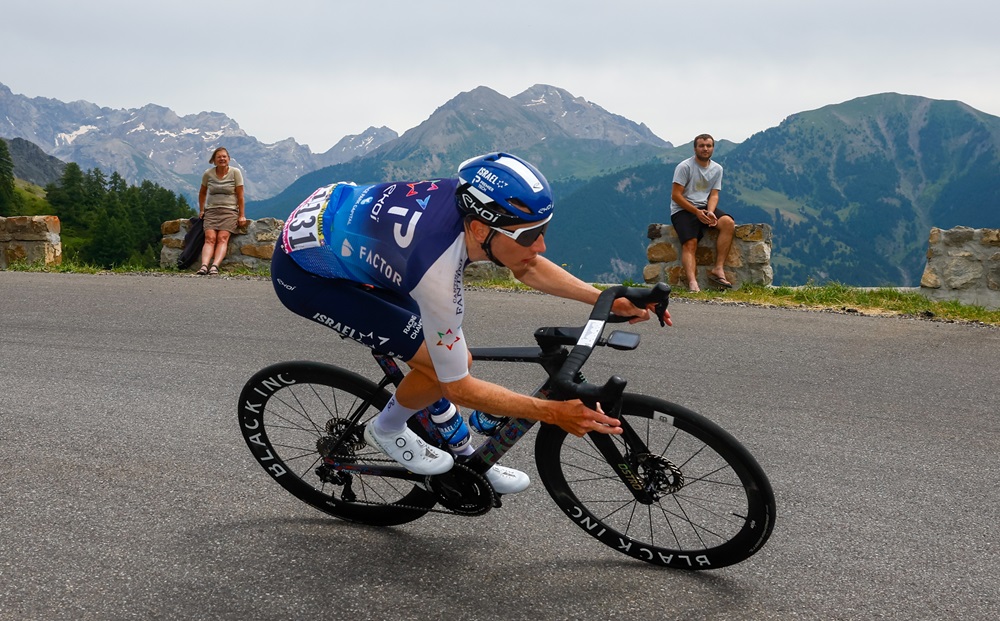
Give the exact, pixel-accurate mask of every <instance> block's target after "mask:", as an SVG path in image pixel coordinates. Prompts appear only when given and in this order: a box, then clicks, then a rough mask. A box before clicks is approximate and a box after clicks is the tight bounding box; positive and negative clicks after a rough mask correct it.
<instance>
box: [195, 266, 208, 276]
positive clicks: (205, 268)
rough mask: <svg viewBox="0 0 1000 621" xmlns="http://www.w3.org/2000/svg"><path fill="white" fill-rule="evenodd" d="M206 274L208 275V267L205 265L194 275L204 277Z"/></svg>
mask: <svg viewBox="0 0 1000 621" xmlns="http://www.w3.org/2000/svg"><path fill="white" fill-rule="evenodd" d="M207 273H208V266H207V265H202V266H201V267H199V268H198V271H197V272H195V274H197V275H199V276H204V275H205V274H207Z"/></svg>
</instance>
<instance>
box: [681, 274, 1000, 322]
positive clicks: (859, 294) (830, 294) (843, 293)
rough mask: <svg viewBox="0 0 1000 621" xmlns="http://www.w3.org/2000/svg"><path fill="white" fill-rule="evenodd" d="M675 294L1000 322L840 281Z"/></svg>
mask: <svg viewBox="0 0 1000 621" xmlns="http://www.w3.org/2000/svg"><path fill="white" fill-rule="evenodd" d="M673 295H674V297H682V298H690V299H699V300H709V301H725V302H734V303H740V302H742V303H745V304H753V305H757V306H778V307H786V308H809V309H815V310H833V311H839V312H857V313H863V314H866V315H897V316H905V317H919V318H922V319H935V320H940V321H966V322H973V323H984V324H990V325H1000V310H988V309H986V308H983V307H982V306H969V305H965V304H960V303H958V302H951V301H949V302H937V301H932V300H929V299H928V298H926V297H924V296H923V295H921V294H920V293H917V292H915V291H899V290H898V289H896V288H893V287H878V288H867V287H866V288H858V287H849V286H847V285H842V284H840V283H829V284H825V285H822V286H819V285H805V286H802V287H767V286H764V285H743V286H742V287H740V288H739V289H738V290H735V291H702V292H699V293H692V292H690V291H686V290H683V289H678V290H676V291H675V293H674V294H673Z"/></svg>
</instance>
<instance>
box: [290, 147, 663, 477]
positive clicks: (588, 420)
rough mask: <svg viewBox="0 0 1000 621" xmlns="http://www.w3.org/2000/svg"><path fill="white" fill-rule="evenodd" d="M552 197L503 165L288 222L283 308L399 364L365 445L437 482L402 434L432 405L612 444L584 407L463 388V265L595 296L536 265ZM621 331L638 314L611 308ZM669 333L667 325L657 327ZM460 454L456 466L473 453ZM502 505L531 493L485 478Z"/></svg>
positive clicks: (536, 180) (514, 160)
mask: <svg viewBox="0 0 1000 621" xmlns="http://www.w3.org/2000/svg"><path fill="white" fill-rule="evenodd" d="M551 218H552V192H551V190H550V188H549V184H548V182H547V181H546V179H545V177H544V176H543V175H542V174H541V172H539V171H538V170H537V169H536V168H535V167H534V166H532V165H531V164H529V163H527V162H525V161H524V160H522V159H520V158H518V157H516V156H513V155H510V154H506V153H490V154H487V155H482V156H479V157H474V158H471V159H469V160H466V161H465V162H463V163H462V164H461V165H460V166H459V169H458V178H457V179H437V180H433V181H416V182H387V183H378V184H367V185H360V186H358V185H354V184H352V183H335V184H332V185H329V186H325V187H322V188H319V189H318V190H316V191H315V192H314V193H313V194H312V195H311V196H310V197H309V198H307V199H306V200H305V201H304V202H303V203H302V204H301V205H299V206H298V207H297V208H296V209H295V211H293V212H292V214H291V215H290V216H289V218H288V221H287V222H286V223H285V227H284V230H283V233H282V237H281V239H280V240H278V243H277V246H276V248H275V252H274V256H273V258H272V263H271V277H272V281H273V284H274V288H275V291H276V292H277V294H278V298H279V299H280V300H281V302H282V303H283V304H284V305H285V306H287V307H288V308H289V309H290V310H292V311H293V312H295V313H297V314H299V315H302V316H303V317H306V318H309V319H312V320H313V321H316V322H318V323H321V324H323V325H326V326H328V327H330V328H332V329H334V330H336V331H337V332H338V333H339V334H340V335H341V336H342V337H344V338H351V339H353V340H355V341H357V342H359V343H361V344H363V345H366V346H368V347H371V348H373V349H376V350H378V351H380V352H384V353H388V354H392V355H395V356H397V357H399V358H400V359H402V360H404V361H405V362H406V363H407V365H408V366H409V367H410V372H409V373H407V375H406V377H405V378H404V379H403V381H402V382H401V383H400V385H399V386H398V387H397V389H396V392H395V395H394V396H393V397H392V399H390V401H389V403H388V404H387V405H386V407H385V408H384V409H383V410H382V411H381V412H380V413H379V414H378V415H377V416H376V417H375V418H373V419H372V420H371V421H370V422H369V424H368V425H367V426H366V428H365V439H366V440H367V441H368V442H369V444H372V445H373V446H377V447H378V448H379V449H381V450H382V451H383V452H384V453H386V454H387V455H389V456H390V457H392V458H393V459H394V460H396V461H397V462H399V463H400V464H402V465H403V466H405V467H406V468H407V469H408V470H410V471H411V472H414V473H417V474H425V475H434V474H442V473H444V472H447V471H448V470H450V469H451V467H452V465H453V464H454V458H453V457H452V455H451V454H450V453H448V452H446V451H443V450H439V449H437V448H435V447H433V446H430V445H429V444H427V443H425V442H424V441H423V440H422V439H420V438H419V437H418V436H417V435H416V434H415V433H414V432H413V431H411V430H410V429H409V428H408V427H407V425H406V421H407V419H409V418H410V417H411V416H413V415H414V414H416V413H417V412H419V411H420V410H422V409H423V408H426V407H427V406H429V405H430V404H432V403H434V402H436V401H437V400H439V399H441V398H442V397H444V398H446V399H447V400H448V401H450V402H451V403H453V404H456V405H460V406H464V407H466V408H470V409H477V410H480V411H483V412H489V413H490V414H493V415H495V416H510V417H515V418H529V419H534V420H539V421H543V422H547V423H552V424H555V425H558V426H559V427H561V428H563V429H565V430H566V431H567V432H569V433H572V434H574V435H577V436H582V435H584V434H586V433H587V432H590V431H597V432H600V433H608V434H618V433H621V427H620V426H619V421H618V420H617V419H614V418H611V417H609V416H607V415H605V414H604V412H603V411H602V410H601V408H600V404H598V406H597V409H596V410H592V409H590V408H588V407H587V406H585V405H584V404H583V403H582V402H581V401H579V400H574V401H547V400H543V399H537V398H534V397H530V396H527V395H522V394H518V393H515V392H513V391H510V390H507V389H505V388H503V387H501V386H498V385H496V384H493V383H490V382H487V381H484V380H480V379H477V378H475V377H473V376H472V375H470V373H469V366H470V364H471V362H472V359H471V356H470V355H469V352H468V349H467V344H466V338H465V334H464V332H463V331H462V320H463V318H464V315H465V302H464V299H463V281H462V279H463V274H464V271H465V267H466V266H467V265H468V264H469V263H470V262H473V261H484V260H487V259H488V260H490V261H492V262H493V263H495V264H497V265H499V266H503V267H507V268H509V269H510V270H511V272H512V273H513V275H514V277H515V278H517V279H518V280H519V281H521V282H523V283H525V284H526V285H528V286H530V287H532V288H534V289H537V290H539V291H542V292H544V293H549V294H552V295H556V296H559V297H563V298H567V299H572V300H578V301H580V302H583V303H585V304H590V305H592V304H594V303H595V302H596V300H597V297H598V295H599V293H600V291H599V290H598V289H596V288H595V287H593V286H591V285H589V284H587V283H585V282H583V281H581V280H580V279H578V278H576V277H575V276H573V275H572V274H570V273H569V272H567V271H565V270H563V269H562V268H561V267H559V266H558V265H556V264H555V263H553V262H551V261H549V260H548V259H546V258H545V257H543V256H542V253H543V252H544V251H545V240H544V234H545V230H546V227H548V224H549V221H550V220H551ZM613 310H614V313H615V314H616V315H620V316H624V317H630V318H631V319H630V322H632V323H634V322H636V321H644V320H646V319H649V316H650V312H649V309H645V308H638V307H636V306H635V305H633V304H632V303H631V302H629V301H628V300H626V299H624V298H621V299H618V300H616V301H615V304H614V307H613ZM664 320H665V321H666V322H667V323H668V324H669V323H670V314H669V313H668V312H665V313H664ZM472 450H473V448H472V446H471V445H466V447H465V452H466V453H471V452H472ZM486 477H487V479H488V480H489V481H490V484H491V485H492V486H493V488H494V489H495V491H496V492H498V493H500V494H511V493H517V492H520V491H522V490H524V489H525V488H526V487H527V486H528V484H529V480H528V476H527V475H526V474H525V473H523V472H520V471H518V470H514V469H512V468H507V467H504V466H500V465H494V466H493V467H492V468H491V469H490V470H489V471H487V473H486Z"/></svg>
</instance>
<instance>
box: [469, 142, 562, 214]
mask: <svg viewBox="0 0 1000 621" xmlns="http://www.w3.org/2000/svg"><path fill="white" fill-rule="evenodd" d="M458 178H459V181H460V183H459V186H458V189H457V190H456V195H457V199H458V208H459V209H460V210H461V211H462V213H464V214H467V215H471V216H474V217H475V218H476V219H478V220H482V221H483V222H485V223H486V224H489V225H490V226H497V227H504V226H513V225H518V224H528V223H531V222H536V223H541V222H543V221H545V220H548V219H549V218H551V217H552V190H551V189H550V188H549V182H548V181H546V180H545V177H544V176H543V175H542V173H541V172H539V171H538V169H537V168H535V167H534V166H532V165H531V164H529V163H528V162H525V161H524V160H522V159H521V158H519V157H517V156H516V155H511V154H509V153H489V154H487V155H480V156H478V157H474V158H471V159H468V160H465V161H464V162H462V164H461V165H460V166H459V167H458Z"/></svg>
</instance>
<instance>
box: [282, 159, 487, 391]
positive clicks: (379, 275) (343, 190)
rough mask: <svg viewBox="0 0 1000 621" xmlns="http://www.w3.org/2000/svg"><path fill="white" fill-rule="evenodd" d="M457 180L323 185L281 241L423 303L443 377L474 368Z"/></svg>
mask: <svg viewBox="0 0 1000 621" xmlns="http://www.w3.org/2000/svg"><path fill="white" fill-rule="evenodd" d="M457 184H458V180H457V179H439V180H435V181H416V182H405V181H401V182H393V183H378V184H371V185H360V186H359V185H354V184H350V183H335V184H332V185H329V186H325V187H322V188H319V189H318V190H316V191H315V192H314V193H313V194H312V195H311V196H310V197H309V198H307V199H306V200H305V201H304V202H303V203H302V204H301V205H299V206H298V207H297V208H296V209H295V211H293V212H292V214H291V215H290V216H289V217H288V221H287V222H286V223H285V227H284V231H283V232H282V239H281V241H280V244H281V246H282V248H283V249H284V251H285V252H286V253H287V254H288V256H289V257H290V258H291V259H292V260H294V261H295V263H296V264H298V265H299V266H300V267H302V268H303V269H304V270H306V271H308V272H310V273H312V274H316V275H318V276H323V277H325V278H338V279H347V280H351V281H354V282H360V283H367V284H371V285H374V286H376V287H380V288H384V289H388V290H391V291H395V292H397V293H399V294H401V295H403V296H408V297H410V298H412V299H413V300H414V301H415V302H416V303H417V306H418V308H419V309H420V318H421V320H422V324H423V335H424V341H425V342H426V343H427V347H428V350H429V351H430V354H431V359H432V361H433V362H434V368H435V371H436V372H437V374H438V378H439V379H440V380H441V381H442V382H453V381H456V380H458V379H461V378H462V377H465V376H466V375H467V374H468V372H469V368H468V349H467V346H466V343H465V337H464V334H463V332H462V319H463V314H464V302H463V299H462V277H463V273H464V270H465V266H466V265H467V264H468V262H469V257H468V253H467V251H466V248H465V229H464V226H463V216H462V214H461V212H460V211H459V210H458V208H457V206H456V204H455V188H456V186H457Z"/></svg>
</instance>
